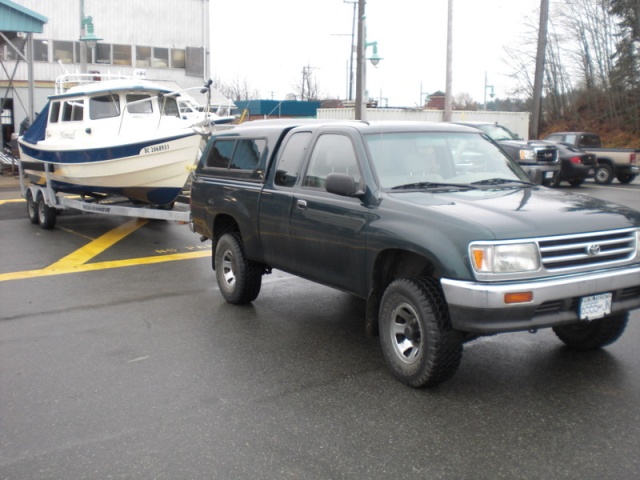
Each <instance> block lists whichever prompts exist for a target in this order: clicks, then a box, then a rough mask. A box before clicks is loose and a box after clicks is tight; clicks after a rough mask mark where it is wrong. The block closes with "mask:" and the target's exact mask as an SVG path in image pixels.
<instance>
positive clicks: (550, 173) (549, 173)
mask: <svg viewBox="0 0 640 480" xmlns="http://www.w3.org/2000/svg"><path fill="white" fill-rule="evenodd" d="M544 178H553V172H544Z"/></svg>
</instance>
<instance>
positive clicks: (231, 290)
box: [214, 233, 262, 305]
mask: <svg viewBox="0 0 640 480" xmlns="http://www.w3.org/2000/svg"><path fill="white" fill-rule="evenodd" d="M215 249H216V250H215V257H214V262H215V263H214V265H215V269H216V279H217V280H218V286H219V287H220V293H222V296H223V297H224V299H225V300H226V301H227V302H229V303H233V304H236V305H241V304H245V303H250V302H252V301H253V300H255V299H256V298H257V297H258V294H259V293H260V287H261V286H262V269H261V268H260V267H259V265H258V264H256V263H255V262H252V261H250V260H247V258H246V257H245V254H244V248H243V245H242V239H241V237H240V235H239V234H237V233H225V234H224V235H222V236H221V237H220V239H219V240H218V243H217V244H216V246H215Z"/></svg>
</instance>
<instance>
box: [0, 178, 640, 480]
mask: <svg viewBox="0 0 640 480" xmlns="http://www.w3.org/2000/svg"><path fill="white" fill-rule="evenodd" d="M3 178H4V177H3ZM560 189H561V190H567V191H569V190H570V191H576V192H578V193H583V194H586V195H592V196H594V197H599V198H604V199H607V200H615V201H617V202H619V203H623V204H626V205H628V206H632V207H634V208H636V209H640V181H639V180H636V181H635V182H633V183H632V184H629V185H620V184H618V183H617V182H616V183H614V184H612V185H609V186H598V185H596V184H594V183H593V182H587V183H586V184H585V185H583V186H582V187H580V188H579V189H575V190H574V189H570V188H569V187H561V188H560ZM0 248H1V249H2V250H1V257H0V258H1V261H0V479H3V480H8V479H85V478H86V479H98V478H121V479H231V478H235V479H285V478H290V479H404V478H407V479H408V478H425V479H497V478H504V479H529V478H553V479H556V478H567V479H569V478H571V479H574V478H582V479H601V478H616V479H632V478H638V476H640V458H639V457H638V455H637V453H638V451H640V429H639V427H638V424H639V422H640V349H638V348H637V345H638V344H639V343H640V311H635V312H633V313H632V314H631V320H630V322H629V326H628V328H627V331H626V332H625V334H624V335H623V337H622V338H621V339H620V340H619V341H618V342H616V343H614V344H613V345H611V346H610V347H607V348H606V349H603V350H601V351H597V352H590V353H581V352H575V351H571V350H569V349H567V348H565V347H564V346H563V344H562V343H561V342H560V341H559V340H557V339H556V337H555V335H554V334H553V333H552V332H550V331H546V330H545V331H540V332H538V333H536V334H530V333H526V332H525V333H512V334H504V335H498V336H494V337H486V338H482V339H479V340H476V341H474V342H471V343H469V344H466V345H465V352H464V355H463V360H462V364H461V366H460V369H459V370H458V372H457V373H456V375H455V376H454V377H453V379H452V380H450V381H448V382H446V383H444V384H442V385H440V386H438V387H437V388H435V389H431V390H415V389H411V388H409V387H406V386H404V385H402V384H400V383H399V382H397V381H396V380H394V378H393V377H392V376H391V375H390V373H389V372H388V371H387V368H386V366H385V363H384V361H383V358H382V353H381V350H380V346H379V343H378V339H377V338H369V337H367V336H366V335H365V331H364V323H365V320H364V314H365V312H364V302H363V301H361V300H359V299H356V298H353V297H351V296H349V295H346V294H344V293H341V292H338V291H335V290H332V289H329V288H325V287H322V286H319V285H316V284H313V283H310V282H307V281H304V280H301V279H298V278H296V277H293V276H290V275H287V274H285V273H282V272H278V271H274V273H273V274H271V275H270V276H268V277H265V279H264V282H263V287H262V291H261V294H260V296H259V297H258V299H257V300H256V301H255V302H254V303H253V304H252V305H250V306H245V307H237V306H232V305H229V304H227V303H225V301H224V300H223V299H222V297H221V296H220V294H219V293H218V291H217V286H216V284H215V278H214V275H213V272H212V271H211V256H210V243H209V242H206V243H201V242H200V240H199V238H198V236H197V235H196V234H194V233H192V232H191V231H190V230H189V228H188V227H187V225H185V224H182V223H176V222H166V221H147V220H132V219H127V218H123V217H106V216H99V215H95V214H69V215H64V216H61V217H60V218H59V219H58V223H57V225H56V227H55V228H54V229H53V230H42V229H40V228H38V227H37V226H34V225H32V224H30V223H29V220H28V219H27V217H26V207H25V205H24V202H23V201H22V200H21V199H20V196H19V192H18V190H17V183H16V182H15V179H14V180H11V179H9V180H6V179H5V180H3V183H2V185H0Z"/></svg>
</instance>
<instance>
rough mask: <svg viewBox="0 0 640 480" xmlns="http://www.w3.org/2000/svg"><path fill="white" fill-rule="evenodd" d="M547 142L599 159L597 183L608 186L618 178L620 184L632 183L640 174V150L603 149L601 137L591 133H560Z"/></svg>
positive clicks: (553, 134) (596, 175)
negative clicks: (574, 149) (566, 146)
mask: <svg viewBox="0 0 640 480" xmlns="http://www.w3.org/2000/svg"><path fill="white" fill-rule="evenodd" d="M545 140H547V141H549V142H553V143H564V144H566V145H572V146H575V147H578V148H581V149H583V150H584V151H586V152H589V153H593V154H595V156H596V157H597V159H598V165H597V166H596V171H595V175H594V180H595V181H596V182H597V183H600V184H603V185H608V184H610V183H611V182H613V179H614V178H617V179H618V181H619V182H620V183H631V182H633V181H634V180H635V178H636V176H637V175H638V173H640V164H638V159H639V158H640V149H635V148H603V147H602V142H601V141H600V136H599V135H598V134H596V133H590V132H558V133H552V134H550V135H548V136H547V138H545Z"/></svg>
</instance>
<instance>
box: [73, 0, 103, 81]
mask: <svg viewBox="0 0 640 480" xmlns="http://www.w3.org/2000/svg"><path fill="white" fill-rule="evenodd" d="M78 40H80V73H87V48H89V49H91V50H93V49H94V48H96V45H97V44H98V42H99V41H100V40H102V38H100V37H97V36H96V35H95V34H94V33H93V17H87V16H85V14H84V0H80V38H79V39H78Z"/></svg>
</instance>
